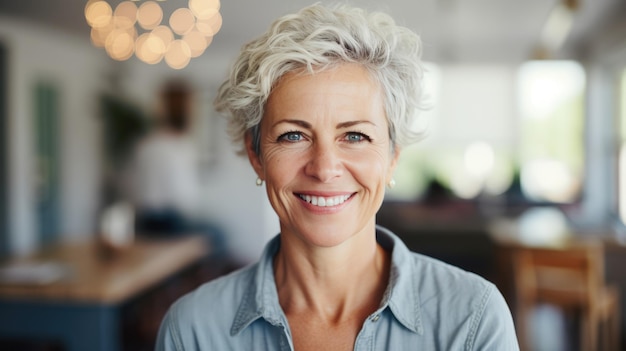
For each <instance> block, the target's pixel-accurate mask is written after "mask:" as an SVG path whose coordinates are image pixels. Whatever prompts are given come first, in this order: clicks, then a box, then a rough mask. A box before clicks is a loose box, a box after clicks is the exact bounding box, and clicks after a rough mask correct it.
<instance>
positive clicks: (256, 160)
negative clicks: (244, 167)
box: [244, 131, 265, 180]
mask: <svg viewBox="0 0 626 351" xmlns="http://www.w3.org/2000/svg"><path fill="white" fill-rule="evenodd" d="M252 139H253V138H252V134H251V133H250V132H249V131H248V132H246V135H245V137H244V141H245V145H246V153H247V154H248V160H249V161H250V164H251V165H252V168H253V169H254V172H255V173H256V175H257V176H258V177H259V178H260V179H261V180H265V177H264V173H265V172H264V171H263V163H262V162H261V155H259V154H257V150H256V148H255V147H254V141H253V140H252Z"/></svg>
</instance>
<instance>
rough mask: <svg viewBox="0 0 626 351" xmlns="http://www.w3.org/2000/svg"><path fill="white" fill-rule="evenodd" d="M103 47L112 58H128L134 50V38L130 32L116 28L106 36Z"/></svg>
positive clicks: (119, 59)
mask: <svg viewBox="0 0 626 351" xmlns="http://www.w3.org/2000/svg"><path fill="white" fill-rule="evenodd" d="M104 47H105V49H106V51H107V53H108V54H109V56H111V58H112V59H114V60H117V61H124V60H128V59H129V58H130V57H131V56H132V55H133V52H134V50H135V38H134V35H133V33H132V32H129V31H125V30H122V29H116V30H114V31H113V32H111V33H110V34H109V35H108V36H107V40H106V42H105V46H104Z"/></svg>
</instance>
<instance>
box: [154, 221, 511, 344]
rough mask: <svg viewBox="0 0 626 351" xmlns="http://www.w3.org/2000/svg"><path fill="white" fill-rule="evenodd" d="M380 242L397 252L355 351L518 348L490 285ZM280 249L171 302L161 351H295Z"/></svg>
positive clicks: (389, 241) (381, 234) (387, 235)
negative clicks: (280, 288)
mask: <svg viewBox="0 0 626 351" xmlns="http://www.w3.org/2000/svg"><path fill="white" fill-rule="evenodd" d="M377 241H378V243H379V244H380V245H381V246H382V247H383V248H385V249H386V250H388V251H390V252H392V255H391V260H392V263H391V274H390V281H389V286H388V287H387V290H386V293H385V296H384V298H383V301H382V302H381V304H380V308H379V309H378V310H377V311H376V312H374V313H372V314H371V315H370V316H369V317H368V318H367V319H366V320H365V322H364V323H363V327H362V328H361V331H360V332H359V334H358V336H357V339H356V343H355V346H354V349H355V350H358V351H365V350H371V351H373V350H401V351H407V350H425V351H435V350H442V351H453V350H466V351H469V350H483V351H487V350H492V351H512V350H519V347H518V344H517V338H516V335H515V329H514V326H513V321H512V319H511V313H510V311H509V309H508V306H507V304H506V302H505V300H504V298H503V297H502V295H501V294H500V292H499V291H498V289H497V288H496V287H495V286H494V285H493V284H491V283H489V282H488V281H486V280H484V279H483V278H481V277H479V276H477V275H475V274H472V273H468V272H465V271H463V270H461V269H458V268H455V267H452V266H450V265H448V264H445V263H443V262H440V261H437V260H435V259H432V258H429V257H426V256H423V255H419V254H416V253H413V252H411V251H409V249H408V248H407V247H406V246H405V245H404V243H403V242H402V241H401V240H400V239H399V238H398V237H396V236H395V235H394V234H392V233H391V232H389V231H388V230H386V229H384V228H381V227H378V228H377ZM279 246H280V236H277V237H275V238H274V239H273V240H272V241H271V242H270V243H268V245H267V247H266V248H265V251H264V253H263V255H262V257H261V259H260V260H259V262H257V263H256V264H254V265H251V266H249V267H247V268H244V269H242V270H239V271H237V272H234V273H232V274H230V275H227V276H225V277H221V278H218V279H216V280H213V281H211V282H208V283H206V284H204V285H203V286H201V287H199V288H198V289H196V290H195V291H194V292H192V293H190V294H188V295H186V296H184V297H183V298H181V299H180V300H178V301H177V302H176V303H175V304H174V305H172V307H171V308H170V310H169V312H168V314H167V315H166V317H165V319H164V320H163V322H162V324H161V329H160V331H159V337H158V340H157V346H156V350H157V351H182V350H185V351H200V350H202V351H208V350H215V351H226V350H237V351H242V350H254V351H264V350H277V351H278V350H280V351H287V350H290V351H291V350H293V343H292V339H291V331H290V329H289V324H288V322H287V318H286V317H285V314H284V313H283V311H282V309H281V307H280V304H279V302H278V294H277V291H276V284H275V282H274V272H273V266H272V261H273V257H274V255H275V254H276V252H277V251H278V248H279Z"/></svg>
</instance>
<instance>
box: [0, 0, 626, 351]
mask: <svg viewBox="0 0 626 351" xmlns="http://www.w3.org/2000/svg"><path fill="white" fill-rule="evenodd" d="M313 3H314V2H312V1H305V0H292V1H278V0H270V1H267V2H263V3H261V2H257V1H253V0H222V1H221V2H220V1H219V0H188V1H187V0H155V1H152V0H131V1H122V0H89V1H86V0H47V1H36V0H19V1H18V0H13V1H11V0H0V141H1V142H0V349H1V350H8V351H13V350H15V351H19V350H22V351H44V350H45V351H52V350H54V351H83V350H94V351H96V350H98V351H123V350H124V351H126V350H139V351H141V350H154V348H155V342H156V339H157V334H158V330H159V326H160V325H161V321H162V320H163V318H164V316H165V314H166V312H167V311H168V309H169V308H170V306H171V305H172V304H173V303H174V302H175V301H176V300H178V299H179V298H180V297H181V296H183V295H185V294H187V293H189V292H190V291H192V290H194V289H196V288H197V287H199V286H200V285H202V284H203V283H205V282H209V281H212V280H214V279H216V278H218V277H221V276H224V275H227V274H229V273H231V272H233V271H236V270H238V269H240V268H243V267H246V266H248V265H250V264H253V263H254V262H256V261H257V260H258V259H259V257H261V256H262V254H263V250H264V247H265V246H266V244H267V243H268V242H270V240H272V238H274V237H275V236H276V235H277V234H278V233H279V232H280V231H281V225H280V223H279V218H278V217H277V213H276V212H275V210H274V209H273V207H272V203H271V199H269V200H268V193H266V190H267V189H266V185H267V182H266V183H265V184H264V183H263V181H262V179H259V178H257V173H255V169H254V168H253V167H251V162H250V161H249V159H248V157H246V155H245V152H244V153H242V152H241V147H239V146H238V145H236V144H234V143H233V142H232V141H231V138H230V136H229V134H228V132H227V130H228V128H229V125H228V122H227V120H226V118H224V116H223V113H219V112H217V111H216V108H215V107H214V101H216V98H218V94H219V91H220V86H221V85H222V82H224V80H225V79H227V78H228V74H229V71H230V69H231V67H232V66H233V65H234V63H235V60H236V59H237V57H238V55H239V53H240V51H241V49H242V47H243V46H244V45H245V44H246V43H248V42H250V41H251V40H253V39H255V38H257V37H258V36H259V35H261V34H262V33H264V32H265V31H266V30H267V29H268V28H269V27H270V25H271V24H272V22H273V21H274V20H276V19H277V18H278V17H280V16H283V15H285V14H289V13H294V12H296V11H298V10H300V9H301V8H303V7H305V6H308V5H312V4H313ZM321 3H323V4H333V3H335V2H332V1H326V0H324V1H321ZM349 3H350V4H352V5H355V6H358V7H362V8H365V9H368V10H379V11H383V12H386V13H388V14H389V15H391V16H392V17H393V18H394V20H395V21H396V22H397V24H399V25H402V26H406V27H407V28H409V29H410V30H412V31H414V32H415V33H417V34H418V35H419V37H420V39H421V51H422V60H423V67H424V71H423V76H422V82H421V83H422V87H421V89H422V90H423V99H422V104H421V105H420V113H419V118H418V119H417V120H416V121H415V123H413V124H412V125H411V127H410V128H411V129H412V131H414V132H416V133H418V134H419V135H420V141H419V142H417V143H415V144H413V145H410V146H407V147H404V148H402V149H401V151H400V153H399V158H398V160H397V165H396V167H395V170H394V172H393V186H391V184H389V186H388V187H387V189H386V190H385V193H384V200H383V201H382V206H381V207H380V210H379V211H378V212H377V214H376V223H377V224H378V225H380V226H382V227H385V228H387V229H389V230H391V231H392V232H393V233H395V235H397V237H399V238H400V239H401V240H402V241H403V242H404V243H405V244H406V246H407V247H408V248H409V249H410V250H411V251H413V252H416V253H419V254H422V255H426V256H430V257H433V258H435V259H437V260H441V261H443V262H445V263H448V264H451V265H453V266H457V267H459V268H461V269H463V270H465V271H468V272H471V273H474V274H476V275H478V276H480V277H482V278H484V279H486V280H488V281H490V282H492V283H493V284H495V286H496V287H497V288H498V290H499V291H500V292H501V293H502V296H503V297H504V299H505V301H506V304H507V306H508V308H509V309H510V312H511V316H512V320H513V322H514V324H515V332H516V335H517V340H518V342H519V345H520V349H521V350H523V351H534V350H536V351H573V350H581V351H592V350H603V351H617V350H624V349H625V348H626V317H625V316H626V272H625V270H624V269H623V267H626V226H625V225H626V4H625V3H624V2H623V1H620V0H526V1H513V0H388V1H385V2H380V1H371V0H354V1H350V2H349ZM173 135H174V136H175V137H172V136H173ZM253 166H254V164H253ZM372 169H375V167H372ZM255 179H256V180H257V181H256V183H255ZM169 199H171V201H172V205H164V206H163V207H162V208H161V207H158V206H157V205H160V204H162V203H164V202H166V201H169ZM174 207H176V210H173V208H174Z"/></svg>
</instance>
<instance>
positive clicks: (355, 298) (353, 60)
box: [157, 5, 518, 351]
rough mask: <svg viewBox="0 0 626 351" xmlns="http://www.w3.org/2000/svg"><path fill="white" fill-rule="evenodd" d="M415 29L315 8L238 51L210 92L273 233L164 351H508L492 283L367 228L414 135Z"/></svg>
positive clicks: (188, 317)
mask: <svg viewBox="0 0 626 351" xmlns="http://www.w3.org/2000/svg"><path fill="white" fill-rule="evenodd" d="M420 51H421V46H420V42H419V39H418V37H417V36H416V35H415V34H414V33H412V32H411V31H409V30H407V29H406V28H403V27H400V26H397V25H395V24H394V22H393V20H392V19H391V18H390V17H388V16H387V15H384V14H381V13H366V12H364V11H362V10H359V9H355V8H350V7H333V8H327V7H325V6H323V5H314V6H311V7H308V8H305V9H303V10H302V11H300V12H299V13H297V14H294V15H288V16H285V17H283V18H281V19H279V20H278V21H276V22H275V23H274V24H273V25H272V27H271V28H270V30H269V31H268V32H267V33H266V34H265V35H263V36H261V37H260V38H258V39H256V40H254V41H253V42H251V43H249V44H248V45H246V46H245V47H244V48H243V50H242V52H241V54H240V56H239V59H238V60H237V62H236V64H235V65H234V67H233V70H232V72H231V76H230V79H229V80H227V81H226V82H225V83H224V84H223V85H222V87H221V88H220V91H219V95H218V97H217V100H216V106H217V108H218V110H220V111H226V112H228V114H229V116H230V123H231V124H230V126H231V132H232V135H233V137H234V139H235V140H236V141H239V142H241V143H242V144H243V146H244V147H243V150H242V152H245V153H246V154H247V155H248V158H249V160H250V163H251V164H252V167H253V168H254V170H255V172H256V174H257V175H258V179H257V184H258V185H262V184H263V183H265V186H266V190H267V194H268V196H269V199H270V202H271V204H272V207H273V208H274V210H275V211H276V213H277V214H278V218H279V220H280V229H281V232H280V234H279V235H278V236H277V237H276V238H274V239H273V240H272V241H271V242H270V243H269V244H268V245H267V247H266V249H265V252H264V254H263V256H262V258H261V259H260V261H259V262H258V263H256V264H255V265H252V266H250V267H247V268H245V269H243V270H240V271H238V272H236V273H234V274H231V275H229V276H226V277H223V278H220V279H217V280H215V281H212V282H209V283H207V284H205V285H204V286H202V287H200V288H199V289H198V290H196V291H195V292H193V293H191V294H189V295H187V296H186V297H184V298H182V299H181V300H180V301H178V302H177V303H176V304H175V305H174V306H173V307H172V308H171V310H170V312H169V313H168V315H167V316H166V318H165V320H164V321H163V324H162V326H161V330H160V334H159V339H158V345H157V349H158V350H187V351H189V350H297V351H305V350H497V351H502V350H517V349H518V346H517V342H516V337H515V332H514V328H513V324H512V321H511V316H510V313H509V310H508V308H507V305H506V303H505V301H504V299H503V298H502V296H501V294H500V293H499V292H498V291H497V289H496V288H495V287H494V286H493V285H492V284H491V283H488V282H487V281H485V280H483V279H482V278H479V277H477V276H475V275H472V274H470V273H467V272H464V271H461V270H459V269H457V268H453V267H451V266H448V265H446V264H444V263H441V262H439V261H436V260H433V259H430V258H427V257H424V256H421V255H418V254H414V253H411V252H410V251H409V250H408V249H407V247H406V246H405V245H404V244H403V243H402V242H401V241H400V240H399V239H398V238H397V237H396V236H394V235H393V234H392V233H390V232H389V231H387V230H385V229H383V228H379V227H377V226H376V224H375V215H376V212H377V211H378V209H379V208H380V206H381V204H382V201H383V197H384V192H385V187H386V186H391V185H393V179H392V175H393V170H394V168H395V165H396V162H397V159H398V155H399V153H400V150H401V148H402V147H403V146H404V145H406V144H408V143H409V142H412V141H413V140H415V139H416V138H417V137H418V136H419V135H416V134H415V133H412V132H411V131H410V128H409V126H410V125H411V124H412V122H413V120H414V118H415V116H416V112H417V108H418V107H419V102H420V93H421V82H422V66H421V63H420Z"/></svg>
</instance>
